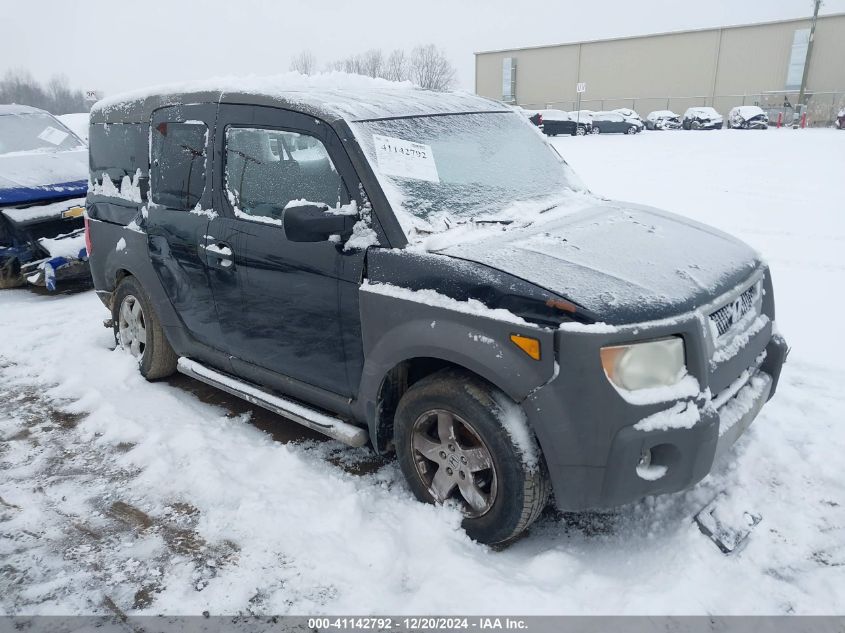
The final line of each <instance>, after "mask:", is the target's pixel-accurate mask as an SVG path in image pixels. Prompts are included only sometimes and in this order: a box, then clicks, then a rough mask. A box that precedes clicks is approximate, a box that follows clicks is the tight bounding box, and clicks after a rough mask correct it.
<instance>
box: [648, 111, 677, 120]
mask: <svg viewBox="0 0 845 633" xmlns="http://www.w3.org/2000/svg"><path fill="white" fill-rule="evenodd" d="M677 116H678V115H677V114H675V113H674V112H672V111H671V110H655V111H654V112H649V114H648V118H649V119H658V118H667V117H669V118H671V117H677Z"/></svg>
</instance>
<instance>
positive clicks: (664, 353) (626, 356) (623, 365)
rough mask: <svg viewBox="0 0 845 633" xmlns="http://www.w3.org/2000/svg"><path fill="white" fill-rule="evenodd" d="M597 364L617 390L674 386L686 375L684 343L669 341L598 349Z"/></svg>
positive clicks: (676, 340)
mask: <svg viewBox="0 0 845 633" xmlns="http://www.w3.org/2000/svg"><path fill="white" fill-rule="evenodd" d="M601 364H602V367H604V371H605V373H606V374H607V377H608V379H609V380H610V382H612V383H613V384H614V385H616V386H617V387H620V388H621V389H627V390H628V391H635V390H637V389H650V388H654V387H668V386H671V385H674V384H676V383H677V382H678V381H680V380H681V378H683V377H684V375H685V374H686V363H685V361H684V341H683V339H681V337H679V336H673V337H672V338H665V339H659V340H656V341H647V342H644V343H632V344H630V345H614V346H613V347H603V348H602V349H601Z"/></svg>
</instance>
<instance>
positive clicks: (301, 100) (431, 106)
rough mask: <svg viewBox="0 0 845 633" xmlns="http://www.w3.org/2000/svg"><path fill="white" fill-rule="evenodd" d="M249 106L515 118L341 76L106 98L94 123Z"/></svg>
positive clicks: (223, 82) (342, 115)
mask: <svg viewBox="0 0 845 633" xmlns="http://www.w3.org/2000/svg"><path fill="white" fill-rule="evenodd" d="M218 101H219V102H221V103H248V104H251V105H269V106H277V107H278V106H282V107H290V108H293V109H296V110H299V111H302V112H306V113H308V114H311V115H313V116H315V117H318V118H323V119H326V120H339V119H345V120H349V121H354V120H366V119H383V118H389V117H402V116H420V115H426V114H448V113H461V112H512V109H511V108H510V107H508V106H505V105H503V104H501V103H499V102H497V101H493V100H491V99H485V98H482V97H477V96H475V95H473V94H470V93H468V92H435V91H433V90H423V89H422V88H417V87H416V86H414V85H413V84H411V83H410V82H394V81H387V80H385V79H372V78H370V77H363V76H361V75H351V74H348V73H341V72H330V73H322V74H319V75H311V76H306V75H301V74H299V73H297V72H290V73H285V74H280V75H274V76H269V77H255V76H252V77H223V78H215V79H206V80H201V81H193V82H188V83H181V84H170V85H163V86H153V87H150V88H145V89H141V90H136V91H132V92H127V93H123V94H119V95H115V96H112V97H107V98H105V99H102V100H100V101H98V102H97V103H95V104H94V107H93V108H92V109H91V122H92V123H109V122H133V121H134V122H142V121H148V120H149V118H150V114H151V113H152V111H153V110H155V109H157V108H160V107H163V106H167V105H178V104H180V103H203V102H205V103H215V102H218Z"/></svg>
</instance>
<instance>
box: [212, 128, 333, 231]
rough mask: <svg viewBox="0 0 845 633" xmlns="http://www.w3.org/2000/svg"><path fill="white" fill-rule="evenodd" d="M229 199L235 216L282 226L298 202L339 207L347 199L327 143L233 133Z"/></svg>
mask: <svg viewBox="0 0 845 633" xmlns="http://www.w3.org/2000/svg"><path fill="white" fill-rule="evenodd" d="M225 171H226V173H225V180H226V194H227V196H228V198H229V202H231V204H232V207H234V209H235V215H238V216H240V217H253V218H256V219H259V218H260V219H259V221H264V222H267V221H271V222H280V221H281V217H282V211H284V209H285V207H286V206H287V205H288V203H290V202H292V201H296V200H306V201H308V202H315V203H324V204H327V205H329V206H330V207H337V206H339V205H340V204H341V203H343V202H344V201H345V199H346V197H347V194H346V192H345V190H344V187H343V181H342V180H341V178H340V175H339V174H338V173H337V171H336V170H335V166H334V164H333V163H332V161H331V158H329V153H328V152H327V151H326V148H325V146H324V145H323V143H322V142H321V141H320V140H319V139H317V138H315V137H313V136H308V135H306V134H299V133H297V132H286V131H282V130H272V129H261V128H247V127H229V128H227V130H226V166H225Z"/></svg>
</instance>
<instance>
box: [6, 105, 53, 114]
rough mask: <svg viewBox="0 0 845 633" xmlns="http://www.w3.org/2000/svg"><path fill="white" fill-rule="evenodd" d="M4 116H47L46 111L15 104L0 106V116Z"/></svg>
mask: <svg viewBox="0 0 845 633" xmlns="http://www.w3.org/2000/svg"><path fill="white" fill-rule="evenodd" d="M4 114H49V113H48V112H47V111H46V110H41V109H40V108H33V107H32V106H28V105H18V104H17V103H10V104H6V105H0V115H4Z"/></svg>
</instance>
